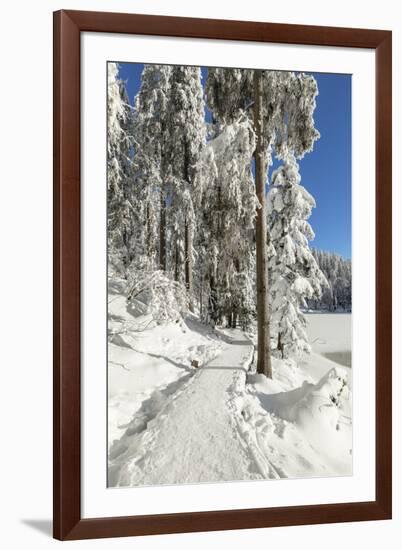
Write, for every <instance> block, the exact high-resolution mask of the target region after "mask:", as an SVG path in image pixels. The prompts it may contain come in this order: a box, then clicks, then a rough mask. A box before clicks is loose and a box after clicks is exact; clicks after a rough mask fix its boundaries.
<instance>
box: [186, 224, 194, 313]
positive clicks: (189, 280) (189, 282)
mask: <svg viewBox="0 0 402 550" xmlns="http://www.w3.org/2000/svg"><path fill="white" fill-rule="evenodd" d="M192 250H193V243H192V238H191V227H190V224H189V223H188V222H187V220H186V221H185V225H184V252H185V258H184V278H185V281H186V287H187V290H188V293H189V296H190V311H193V304H192V296H193V253H192Z"/></svg>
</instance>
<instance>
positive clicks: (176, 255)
mask: <svg viewBox="0 0 402 550" xmlns="http://www.w3.org/2000/svg"><path fill="white" fill-rule="evenodd" d="M174 280H175V281H178V280H179V246H178V244H177V241H176V245H175V251H174Z"/></svg>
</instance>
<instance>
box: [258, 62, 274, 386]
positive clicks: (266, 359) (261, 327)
mask: <svg viewBox="0 0 402 550" xmlns="http://www.w3.org/2000/svg"><path fill="white" fill-rule="evenodd" d="M262 116H263V114H262V78H261V71H258V70H255V71H254V129H255V132H256V148H255V184H256V193H257V198H258V201H259V203H260V206H261V207H260V208H259V209H258V210H257V219H256V228H255V230H256V256H257V258H256V259H257V333H258V342H257V352H258V355H257V372H258V373H260V374H265V376H267V377H268V378H272V367H271V341H270V326H269V302H268V257H267V220H266V206H265V162H264V143H263V121H262Z"/></svg>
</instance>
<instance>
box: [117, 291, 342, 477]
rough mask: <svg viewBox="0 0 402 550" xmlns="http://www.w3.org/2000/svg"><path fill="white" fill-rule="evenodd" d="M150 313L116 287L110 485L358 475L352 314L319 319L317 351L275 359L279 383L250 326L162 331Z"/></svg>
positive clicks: (315, 319)
mask: <svg viewBox="0 0 402 550" xmlns="http://www.w3.org/2000/svg"><path fill="white" fill-rule="evenodd" d="M144 311H145V308H144V306H143V304H141V303H139V302H138V303H135V304H134V306H127V303H126V299H125V296H124V283H123V281H119V280H114V281H112V283H111V284H110V287H109V349H108V352H109V367H108V441H109V476H108V485H109V486H110V487H113V486H138V485H155V484H172V483H196V482H217V481H231V480H233V481H235V480H246V479H268V478H295V477H314V476H332V475H350V474H351V473H352V422H351V408H352V403H351V369H350V368H348V367H347V366H342V365H346V364H347V362H346V360H345V358H344V357H345V354H349V357H350V320H351V316H350V315H339V314H333V315H331V314H311V315H308V316H307V320H308V334H309V339H310V342H311V344H312V349H313V352H312V353H311V354H310V355H305V356H304V357H302V358H301V359H300V360H299V361H298V362H297V364H296V362H294V361H291V360H286V361H282V360H279V359H274V360H273V369H274V378H273V380H268V379H266V378H265V377H264V376H261V375H256V374H253V373H252V369H253V364H252V363H253V361H252V359H253V346H252V341H251V340H252V338H250V337H249V336H246V335H245V334H244V333H243V332H241V331H240V330H223V329H221V330H212V329H210V328H209V327H206V326H205V325H202V324H201V323H200V322H199V321H198V320H197V318H196V317H195V316H190V317H189V318H187V319H186V321H185V322H179V323H171V324H168V325H164V326H155V325H154V324H153V322H152V321H151V318H150V317H149V316H148V315H146V314H144ZM331 354H332V355H331ZM193 360H196V361H197V362H198V364H199V367H198V368H196V367H194V366H192V362H193Z"/></svg>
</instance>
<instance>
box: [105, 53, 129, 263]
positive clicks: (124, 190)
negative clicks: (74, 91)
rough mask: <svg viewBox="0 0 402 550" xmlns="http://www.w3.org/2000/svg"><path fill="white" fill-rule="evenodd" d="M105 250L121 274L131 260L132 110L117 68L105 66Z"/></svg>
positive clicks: (110, 65) (114, 64) (109, 65)
mask: <svg viewBox="0 0 402 550" xmlns="http://www.w3.org/2000/svg"><path fill="white" fill-rule="evenodd" d="M107 113H108V117H107V123H108V126H107V127H108V149H107V187H108V251H109V261H110V262H111V264H112V265H113V266H114V268H117V269H118V270H120V271H123V272H124V269H125V268H126V267H127V265H128V264H129V262H130V260H131V253H132V250H131V247H132V239H133V234H134V227H133V218H134V208H133V196H132V177H131V176H132V172H131V163H132V161H131V155H130V149H131V146H132V127H131V125H132V111H131V107H130V104H129V100H128V95H127V90H126V86H125V84H124V82H122V81H121V80H120V79H119V78H118V65H117V64H116V63H109V64H108V107H107Z"/></svg>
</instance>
